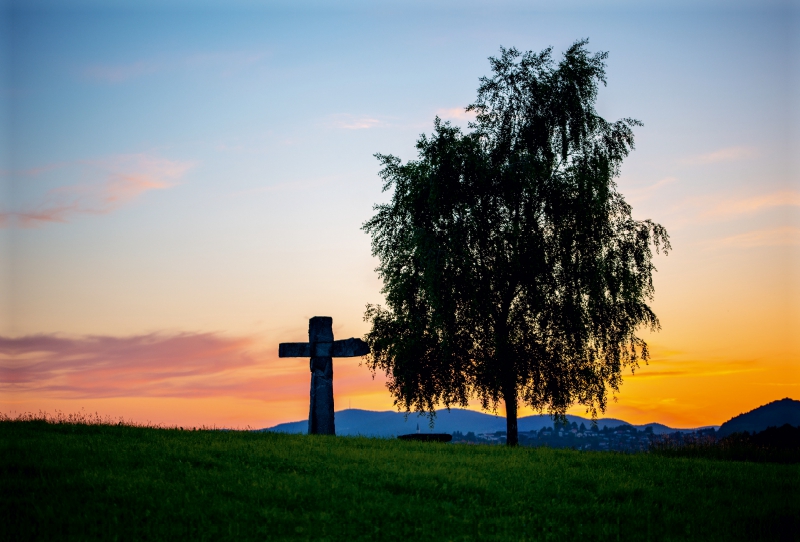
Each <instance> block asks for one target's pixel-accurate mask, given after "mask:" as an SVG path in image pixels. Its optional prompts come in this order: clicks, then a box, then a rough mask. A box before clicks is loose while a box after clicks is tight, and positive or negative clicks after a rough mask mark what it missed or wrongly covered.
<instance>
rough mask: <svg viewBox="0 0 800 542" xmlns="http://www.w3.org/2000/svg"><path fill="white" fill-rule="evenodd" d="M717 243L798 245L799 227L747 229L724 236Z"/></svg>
mask: <svg viewBox="0 0 800 542" xmlns="http://www.w3.org/2000/svg"><path fill="white" fill-rule="evenodd" d="M719 244H720V245H723V246H731V247H740V248H754V247H770V246H800V228H793V227H791V226H784V227H782V228H769V229H761V230H755V231H749V232H747V233H740V234H738V235H732V236H730V237H725V238H724V239H721V240H720V241H719Z"/></svg>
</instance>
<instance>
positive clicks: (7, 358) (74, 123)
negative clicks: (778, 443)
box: [0, 0, 800, 427]
mask: <svg viewBox="0 0 800 542" xmlns="http://www.w3.org/2000/svg"><path fill="white" fill-rule="evenodd" d="M106 4H112V5H113V6H115V7H113V8H109V7H106ZM1 5H2V6H3V11H2V18H0V40H2V41H0V55H1V56H0V88H2V100H1V101H0V175H1V177H0V179H2V181H1V184H0V228H1V229H0V412H3V413H6V414H14V413H16V414H19V413H22V412H38V411H46V412H49V413H55V412H56V411H60V412H64V413H74V412H81V411H84V412H91V413H94V412H97V413H99V414H100V415H102V416H110V417H112V418H119V417H123V418H124V419H126V420H130V421H135V422H143V423H144V422H152V423H163V424H168V425H172V424H175V425H197V426H200V425H206V426H211V425H216V426H226V427H246V426H250V427H267V426H271V425H274V424H276V423H280V422H286V421H295V420H301V419H304V418H306V417H307V415H308V383H309V379H310V373H309V370H308V361H307V360H304V359H285V358H284V359H278V357H277V354H278V343H279V342H285V341H303V340H307V330H308V319H309V318H310V317H312V316H315V315H320V316H331V317H333V325H334V334H335V336H336V338H340V339H344V338H348V337H352V336H355V337H360V336H363V335H364V333H365V332H366V330H367V327H366V323H365V322H363V320H362V317H363V313H364V308H365V305H366V304H368V303H373V304H374V303H381V302H382V295H381V293H380V289H381V282H380V280H379V278H378V276H377V274H376V273H375V272H374V269H375V267H376V265H377V261H376V260H375V259H374V258H373V257H372V256H371V254H370V240H369V237H368V236H367V235H366V234H365V233H364V232H362V231H361V229H360V227H361V224H362V223H363V222H364V221H365V220H367V219H368V218H369V217H370V216H371V215H372V213H373V211H372V206H373V205H374V204H376V203H379V202H383V201H386V200H387V199H388V198H389V194H386V193H382V192H381V184H382V183H381V180H380V179H379V178H378V176H377V172H378V169H379V166H378V162H377V160H376V159H375V158H374V157H373V154H374V153H376V152H380V153H387V154H395V155H397V156H399V157H401V158H402V159H403V160H408V159H413V158H414V157H415V149H414V144H415V141H416V140H417V138H418V137H419V135H420V134H422V133H430V132H431V131H432V127H433V119H434V117H435V116H436V115H438V116H440V117H441V118H443V119H445V120H449V121H451V122H453V123H455V124H457V125H459V126H462V127H465V128H466V125H467V122H468V121H469V120H470V117H469V116H468V115H467V114H465V113H464V107H465V106H467V105H468V104H469V103H471V102H472V101H473V100H474V98H475V95H476V94H475V91H476V89H477V87H478V84H479V83H478V79H479V78H480V77H481V76H484V75H488V74H489V73H490V69H489V63H488V61H487V58H488V57H489V56H493V55H497V54H498V53H499V49H500V46H504V47H512V46H513V47H516V48H518V49H521V50H533V51H540V50H542V49H544V48H545V47H547V46H553V48H554V56H555V58H556V59H558V58H560V57H561V53H562V52H563V51H564V50H565V49H566V48H567V47H568V46H569V45H570V44H572V43H573V42H574V41H575V40H577V39H580V38H589V39H590V42H589V46H588V48H589V49H590V50H591V51H608V52H609V58H608V61H607V64H608V67H607V78H608V86H607V87H605V88H601V90H600V94H599V100H598V104H597V107H598V111H599V112H600V114H601V115H603V116H604V117H605V118H606V119H608V120H616V119H618V118H621V117H634V118H637V119H639V120H641V121H642V122H643V123H644V127H642V128H638V129H637V130H636V132H635V133H636V150H635V151H634V152H633V153H632V155H631V156H630V157H629V158H628V159H627V160H626V162H625V163H624V165H623V169H622V175H621V177H620V178H619V179H618V184H619V188H620V190H621V192H622V193H623V194H624V195H625V196H626V199H627V201H628V202H629V203H631V204H632V205H633V209H634V216H635V217H636V218H639V219H645V218H651V219H653V220H655V221H657V222H659V223H661V224H662V225H664V226H665V227H666V228H667V230H668V232H669V234H670V236H671V239H672V245H673V251H672V252H671V253H670V254H669V256H666V257H665V256H663V255H660V256H657V257H656V258H655V264H656V267H657V268H658V273H657V274H656V276H655V287H656V296H655V300H654V302H653V307H654V310H655V312H656V314H657V315H658V316H659V318H660V320H661V324H662V330H661V331H660V332H659V333H655V334H649V333H645V334H644V335H645V337H646V338H647V340H648V342H649V344H650V346H651V349H652V360H651V362H650V364H649V365H648V366H644V365H643V366H642V367H641V368H640V369H638V370H637V371H636V374H635V376H630V375H628V376H627V377H626V378H625V381H624V384H623V386H622V388H621V390H620V393H619V394H618V395H617V399H618V401H617V402H616V403H611V404H610V405H609V408H608V410H607V412H606V414H605V415H606V416H612V417H618V418H622V419H625V420H627V421H629V422H631V423H647V422H661V423H665V424H668V425H671V426H674V427H695V426H701V425H711V424H721V423H722V422H724V421H725V420H727V419H728V418H730V417H731V416H734V415H737V414H739V413H741V412H745V411H748V410H750V409H752V408H755V407H757V406H759V405H762V404H764V403H766V402H769V401H773V400H776V399H780V398H783V397H791V398H794V399H800V102H799V100H800V84H799V83H800V14H798V7H797V6H798V4H797V3H796V2H792V1H786V2H782V1H770V0H766V1H765V0H760V1H752V2H750V1H721V0H720V1H691V2H690V1H674V0H671V1H667V0H665V1H649V2H640V1H633V0H631V1H603V0H591V1H590V0H586V1H571V0H568V1H564V2H555V1H547V2H546V1H530V0H528V1H499V2H478V1H471V2H470V1H467V2H464V1H455V0H454V1H447V2H422V1H396V2H389V1H369V2H368V1H356V2H346V1H345V2H327V1H326V2H323V1H318V2H306V1H302V0H300V1H292V2H245V1H239V2H236V1H234V2H210V1H208V2H188V1H186V2H172V3H170V2H161V1H159V2H155V1H153V2H146V1H137V2H133V1H130V2H124V1H120V2H100V1H96V2H88V1H80V0H78V1H70V2H66V1H63V2H44V1H40V0H26V1H19V2H18V1H10V2H9V1H8V0H7V1H6V2H5V3H2V4H1ZM67 5H68V6H70V7H69V9H67V8H65V7H64V6H67ZM190 6H191V7H190ZM359 362H360V360H359V359H358V358H350V359H336V360H334V368H335V369H334V370H335V377H334V393H335V401H336V407H337V409H343V408H348V406H351V407H352V408H364V409H372V410H388V409H391V408H393V407H392V398H391V396H390V395H389V393H388V391H387V390H386V388H385V387H384V379H383V378H382V376H381V375H380V374H379V375H377V376H376V377H375V378H374V379H373V378H372V375H371V374H370V372H369V371H368V370H367V368H366V367H364V366H360V365H359ZM475 408H476V409H477V408H478V407H477V405H476V406H475ZM530 413H531V411H530V410H529V409H523V411H522V415H526V414H530ZM571 413H573V414H579V415H583V414H585V413H584V410H583V409H582V408H575V409H573V410H572V411H571Z"/></svg>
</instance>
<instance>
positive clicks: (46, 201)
mask: <svg viewBox="0 0 800 542" xmlns="http://www.w3.org/2000/svg"><path fill="white" fill-rule="evenodd" d="M191 167H192V164H190V163H187V162H178V161H172V160H166V159H163V158H158V157H154V156H150V155H146V154H133V155H118V156H112V157H109V158H105V159H101V160H89V161H79V162H73V163H67V164H58V165H54V166H44V167H40V168H35V169H32V170H28V171H26V172H22V176H31V177H35V176H37V175H40V174H43V173H45V172H56V173H62V174H64V176H70V175H74V174H75V172H76V170H77V171H78V172H79V173H80V174H81V176H82V177H83V178H84V179H87V181H86V182H82V183H79V184H70V185H62V186H58V187H56V188H52V189H50V190H48V191H47V192H45V193H44V194H41V195H40V196H38V197H36V198H34V201H32V202H28V203H27V204H24V205H23V206H22V207H21V208H20V209H14V210H11V211H6V212H2V213H0V225H3V224H5V225H19V226H21V227H23V228H30V227H36V226H40V225H42V224H45V223H48V222H68V221H69V220H70V219H71V218H72V217H73V216H75V215H80V214H95V215H97V214H106V213H109V212H111V211H113V210H114V209H117V208H118V207H120V206H121V205H123V204H125V203H127V202H129V201H132V200H133V199H135V198H136V197H138V196H139V195H140V194H142V193H144V192H147V191H150V190H159V189H164V188H169V187H170V186H173V185H174V184H175V183H176V182H177V181H178V180H179V179H180V178H181V177H183V175H184V174H185V173H186V171H188V170H189V168H191Z"/></svg>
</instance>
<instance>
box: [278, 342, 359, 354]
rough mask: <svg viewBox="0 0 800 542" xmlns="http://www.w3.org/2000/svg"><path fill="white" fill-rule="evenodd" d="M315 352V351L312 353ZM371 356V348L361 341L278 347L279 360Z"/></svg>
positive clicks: (295, 344)
mask: <svg viewBox="0 0 800 542" xmlns="http://www.w3.org/2000/svg"><path fill="white" fill-rule="evenodd" d="M312 350H313V351H312ZM367 354H369V346H368V345H367V343H365V342H364V341H362V340H361V339H345V340H343V341H333V342H332V343H329V342H318V343H314V348H313V349H312V347H311V344H310V343H281V344H279V345H278V357H279V358H310V357H313V356H319V357H333V358H352V357H356V356H366V355H367Z"/></svg>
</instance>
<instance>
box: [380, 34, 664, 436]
mask: <svg viewBox="0 0 800 542" xmlns="http://www.w3.org/2000/svg"><path fill="white" fill-rule="evenodd" d="M586 43H587V42H586V41H578V42H576V43H575V44H574V45H572V46H571V47H570V48H569V49H568V50H567V51H566V53H565V54H564V58H563V60H561V62H559V63H558V64H557V65H556V64H555V63H554V61H553V59H552V57H551V49H546V50H544V51H542V52H541V53H538V54H536V53H532V52H527V53H524V54H522V53H520V52H518V51H517V50H516V49H513V48H512V49H503V48H501V54H500V56H499V58H490V62H491V67H492V71H493V75H492V76H491V77H484V78H481V80H480V87H479V88H478V97H477V100H476V101H475V103H474V104H472V105H470V106H469V107H468V108H467V110H468V111H472V112H474V113H475V114H476V120H475V122H474V123H470V131H469V132H468V133H462V131H461V130H460V129H459V128H457V127H454V126H451V125H450V124H449V123H446V122H445V123H443V122H441V121H440V119H439V118H438V117H437V118H436V119H435V121H434V133H433V134H432V135H431V136H430V137H428V136H425V135H422V136H421V137H420V139H419V140H418V141H417V150H418V159H417V160H412V161H409V162H407V163H406V164H402V163H401V161H400V159H399V158H397V157H395V156H391V155H380V154H378V155H376V157H377V158H378V160H379V161H380V163H381V165H382V169H381V172H380V175H381V177H382V179H383V181H384V191H387V190H390V189H394V192H393V194H392V198H391V201H390V202H389V203H386V204H382V205H376V206H375V210H376V214H375V216H373V217H372V218H371V219H370V220H368V221H367V222H366V223H365V224H364V230H365V231H366V232H368V233H369V234H370V235H371V237H372V250H373V254H374V255H376V256H377V257H378V258H379V260H380V265H379V267H378V268H377V271H378V272H379V274H380V276H381V278H382V279H383V283H384V288H383V293H384V294H385V295H386V303H387V306H386V307H385V308H384V307H381V306H373V305H368V306H367V310H366V314H365V320H367V321H369V322H370V324H371V329H370V331H369V332H368V334H367V336H366V340H367V341H368V343H369V345H370V348H371V354H370V356H369V358H368V360H367V363H368V365H369V367H370V368H371V369H372V371H377V370H383V371H385V372H386V373H387V375H388V376H389V382H388V387H389V389H390V391H391V392H392V394H393V395H394V399H395V404H396V406H398V407H399V408H401V409H405V410H406V411H407V412H410V411H416V412H428V413H429V414H430V415H431V416H433V414H434V409H435V407H436V405H438V404H441V405H444V406H445V407H448V408H449V407H450V406H455V405H460V406H466V405H467V402H468V399H469V398H471V397H476V398H478V399H479V400H480V402H481V405H482V407H483V408H485V409H490V408H491V409H495V410H496V408H497V406H498V404H499V402H500V401H503V402H504V404H505V410H506V418H507V432H508V444H509V445H515V444H517V408H518V405H519V403H520V402H522V403H523V404H526V405H529V406H531V407H533V408H534V409H536V410H538V411H540V412H541V411H545V410H546V411H548V412H550V413H551V414H555V415H561V416H563V415H564V413H565V412H566V410H567V408H569V407H570V406H571V405H573V404H575V403H578V404H581V405H584V406H585V407H586V408H587V411H588V412H591V414H592V416H593V417H596V414H597V411H598V410H600V411H603V410H604V409H605V406H606V401H607V390H608V389H611V390H614V391H617V390H618V386H619V384H620V382H621V369H622V368H623V367H626V366H631V367H632V368H633V367H636V366H637V364H638V361H639V360H645V361H646V360H647V359H648V352H647V345H646V343H645V342H644V341H643V340H642V339H641V338H639V337H637V335H636V334H635V333H636V330H637V328H639V327H640V326H647V327H649V328H651V329H657V328H658V327H659V324H658V320H657V318H656V315H655V314H654V313H653V312H652V310H651V309H650V307H649V306H648V304H647V302H648V301H649V300H651V299H652V296H653V283H652V273H653V272H654V271H655V269H654V267H653V264H652V262H651V260H652V250H651V247H652V248H655V250H656V251H658V250H659V248H663V249H664V250H665V251H666V250H668V249H669V238H668V236H667V232H666V230H665V229H664V228H663V227H662V226H660V225H658V224H655V223H653V222H651V221H650V220H644V221H637V220H634V219H633V218H632V216H631V207H630V206H629V205H628V204H627V203H626V202H625V200H624V199H623V197H622V195H621V194H620V193H619V192H618V191H617V188H616V184H615V181H614V178H615V177H616V176H617V175H618V174H619V168H620V165H621V163H622V160H623V158H625V157H626V156H627V155H628V153H629V152H630V150H631V149H633V132H632V127H634V126H637V125H641V124H640V123H639V122H638V121H636V120H633V119H622V120H620V121H617V122H614V123H610V122H607V121H605V120H604V119H603V118H601V117H600V116H599V115H598V114H597V113H596V111H595V109H594V103H595V100H596V97H597V89H598V84H599V83H605V63H604V60H605V58H606V56H607V53H597V54H594V55H591V54H590V53H589V52H588V51H587V50H586V48H585V46H586Z"/></svg>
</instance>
